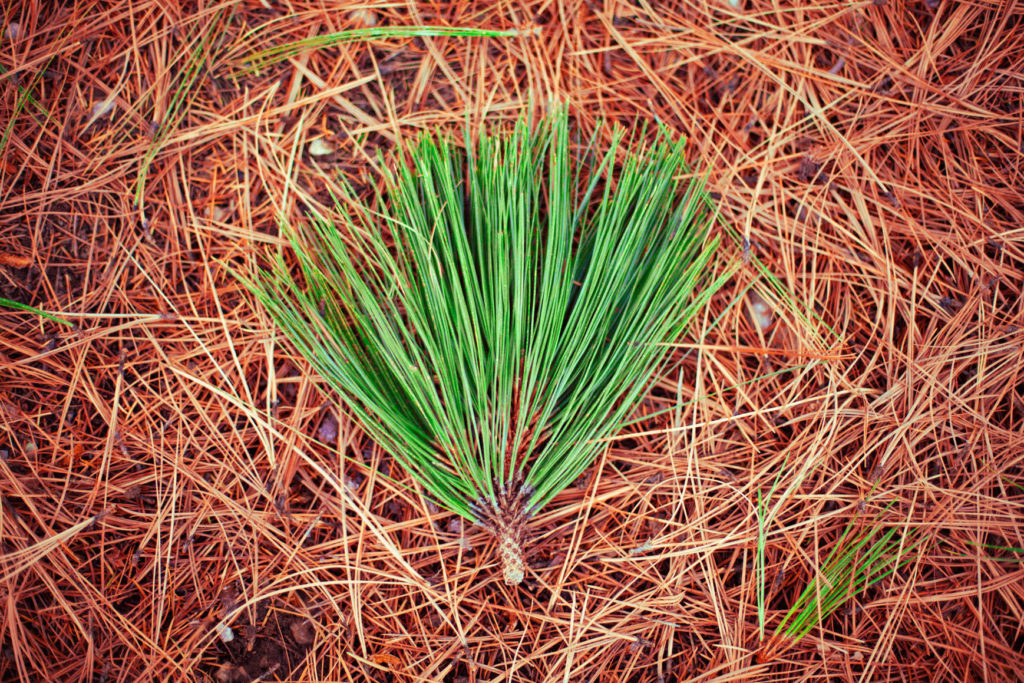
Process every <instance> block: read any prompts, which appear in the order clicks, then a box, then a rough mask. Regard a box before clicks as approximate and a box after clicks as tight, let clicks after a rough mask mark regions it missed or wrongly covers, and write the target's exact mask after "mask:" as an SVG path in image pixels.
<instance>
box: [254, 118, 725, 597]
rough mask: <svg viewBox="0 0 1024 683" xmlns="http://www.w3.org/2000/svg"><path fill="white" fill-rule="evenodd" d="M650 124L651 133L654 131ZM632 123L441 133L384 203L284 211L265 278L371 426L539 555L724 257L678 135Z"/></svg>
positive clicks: (302, 338)
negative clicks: (535, 542) (605, 145)
mask: <svg viewBox="0 0 1024 683" xmlns="http://www.w3.org/2000/svg"><path fill="white" fill-rule="evenodd" d="M638 137H642V135H641V136H638ZM653 137H654V141H653V142H651V143H650V144H643V143H640V142H636V141H634V140H633V139H630V140H627V139H626V136H625V133H624V132H623V131H622V130H617V131H616V132H615V133H614V134H613V135H612V138H611V146H610V149H609V151H608V152H607V153H605V154H604V155H603V156H601V155H598V156H596V157H595V155H594V148H595V146H596V138H594V139H591V140H590V143H589V145H587V146H586V147H585V148H583V147H579V146H576V145H572V144H571V142H572V141H571V139H570V133H569V120H568V114H567V112H566V111H565V110H564V109H557V110H555V111H554V112H553V113H552V114H551V115H550V116H549V118H547V119H546V120H545V121H543V122H541V123H540V124H538V125H535V126H532V127H531V126H530V125H528V124H527V123H526V122H524V121H520V122H519V123H518V124H516V125H515V127H514V129H513V130H512V131H510V132H506V133H490V132H486V131H484V132H481V133H480V135H479V138H478V141H477V142H475V143H473V142H471V141H470V140H469V134H468V133H467V135H466V140H465V142H464V144H462V145H460V144H457V143H456V142H454V141H452V140H449V139H442V138H440V137H438V136H436V135H424V136H422V137H421V138H420V140H419V141H418V143H416V144H415V145H413V146H412V147H411V148H410V149H408V150H406V152H407V153H406V154H405V158H404V160H400V161H399V164H398V169H397V171H396V172H394V173H393V174H391V175H389V176H388V178H387V182H386V192H385V193H384V195H383V196H378V197H377V201H376V205H375V208H371V207H370V206H367V205H365V204H362V203H360V202H359V201H358V200H357V199H356V197H355V196H354V193H353V192H352V191H351V189H348V186H347V185H346V186H345V190H344V196H343V197H339V198H338V202H337V205H336V211H335V212H333V214H332V215H331V216H325V215H317V216H316V217H315V218H314V219H313V220H312V221H311V222H310V223H309V224H306V225H302V226H301V227H297V228H285V231H286V232H287V233H288V236H289V237H290V239H291V243H292V246H293V249H294V251H295V254H296V255H297V257H298V262H299V273H298V276H296V275H295V274H293V272H292V271H291V270H290V269H289V267H288V266H287V265H286V262H285V261H284V259H283V258H281V257H280V256H278V258H277V260H276V261H275V263H274V264H273V265H272V266H271V267H270V268H268V269H266V270H262V271H259V272H258V273H257V274H256V276H255V277H254V278H253V279H252V280H251V281H248V285H249V287H250V288H251V290H252V291H253V292H254V293H255V295H256V296H257V297H258V299H259V300H260V302H261V303H262V305H263V306H264V307H265V308H266V310H267V311H268V312H269V314H270V316H271V317H272V318H273V320H274V321H275V322H276V323H277V325H278V326H279V327H280V328H281V330H282V331H283V332H284V333H285V334H286V335H287V337H288V338H289V339H290V340H291V341H292V343H293V344H294V345H295V348H296V349H297V350H298V352H299V353H300V354H301V355H302V356H303V357H305V358H306V359H307V360H308V361H309V363H310V364H311V365H312V366H313V368H314V369H315V370H316V371H317V372H318V373H319V374H320V375H321V376H322V377H323V378H324V380H326V382H327V384H328V385H330V387H331V388H332V389H333V390H334V391H336V392H337V393H338V394H339V395H340V396H341V397H342V398H343V399H344V401H345V403H346V404H347V406H348V408H349V409H350V410H351V412H352V414H353V415H354V416H355V417H356V418H357V419H358V420H359V422H360V423H361V425H362V427H363V428H364V429H365V430H366V432H367V433H368V434H369V435H370V436H371V437H372V438H373V439H375V440H376V441H377V442H378V443H379V444H380V445H381V446H382V447H384V448H385V449H386V450H387V451H389V452H390V453H391V454H392V455H393V456H394V457H395V458H396V459H397V460H398V461H400V462H401V463H402V464H403V465H404V467H405V468H406V469H407V470H408V472H409V473H410V474H411V475H412V476H413V477H414V478H415V479H416V480H417V481H418V482H419V483H420V484H421V485H422V486H423V488H424V489H425V490H426V491H427V492H428V493H429V495H430V496H431V497H432V498H433V499H434V500H435V501H436V502H437V503H438V504H439V505H441V506H443V507H445V508H447V509H449V510H451V511H453V512H455V513H458V514H459V515H461V516H463V517H464V518H466V519H468V520H471V521H472V522H474V523H477V524H480V525H482V526H483V527H485V528H487V529H489V530H490V531H491V532H493V533H494V535H495V537H496V538H497V540H498V544H499V550H500V554H501V558H502V562H503V568H504V578H505V580H506V582H508V583H510V584H515V583H519V582H520V581H521V580H522V578H523V576H524V573H525V569H526V567H525V563H524V560H523V545H524V543H525V542H526V540H527V523H528V521H529V519H530V517H531V516H532V515H533V514H534V513H535V512H536V511H537V510H539V509H540V508H542V507H543V506H545V505H546V504H548V503H549V502H551V500H552V499H553V498H554V497H555V496H556V494H558V493H559V492H560V491H562V490H563V489H565V488H566V487H567V486H568V485H569V484H571V483H572V482H573V481H574V480H575V479H576V478H577V477H579V476H580V474H581V473H582V472H583V471H584V470H585V469H586V468H587V467H588V466H589V465H590V464H591V463H592V462H593V461H594V459H595V458H596V457H597V456H598V455H599V454H600V453H601V452H602V450H603V449H604V448H605V447H606V445H607V441H608V440H609V439H610V438H611V437H613V436H615V434H616V433H617V432H618V431H619V430H620V429H621V428H622V426H623V425H624V423H625V422H626V421H627V420H628V419H629V417H630V414H631V413H632V412H633V410H634V409H635V407H636V405H637V403H638V401H639V400H640V399H641V398H642V397H643V395H644V394H645V392H646V391H647V390H648V388H649V387H650V384H651V382H652V381H653V380H654V379H656V378H657V377H659V372H660V371H662V370H663V369H664V365H665V361H666V358H667V356H668V354H669V353H670V351H671V347H670V346H669V344H670V343H671V342H674V341H676V340H677V339H678V338H679V337H680V336H681V335H683V334H684V332H685V331H686V329H687V327H688V325H689V323H690V321H691V320H692V319H693V317H694V316H695V315H696V314H697V313H698V312H699V311H701V310H702V307H704V306H705V304H706V303H707V302H708V300H709V299H710V297H711V296H712V295H713V293H714V292H715V291H716V290H717V288H718V287H719V286H720V285H721V284H722V282H723V281H724V279H725V277H726V275H722V276H719V277H717V278H712V277H710V276H709V275H708V273H709V271H710V269H711V261H712V258H713V256H714V254H715V250H716V247H717V244H718V240H717V238H712V237H710V236H709V228H710V226H711V224H712V223H713V220H714V212H713V210H712V207H711V205H710V203H709V200H708V198H707V195H706V194H705V192H704V188H703V182H702V181H701V180H699V179H697V180H693V179H689V178H692V176H691V175H690V173H689V169H688V168H687V166H686V164H685V162H684V157H683V143H682V142H680V141H673V140H671V139H670V138H669V136H668V134H667V133H666V132H665V131H664V130H662V131H659V132H658V133H657V134H656V135H654V136H653Z"/></svg>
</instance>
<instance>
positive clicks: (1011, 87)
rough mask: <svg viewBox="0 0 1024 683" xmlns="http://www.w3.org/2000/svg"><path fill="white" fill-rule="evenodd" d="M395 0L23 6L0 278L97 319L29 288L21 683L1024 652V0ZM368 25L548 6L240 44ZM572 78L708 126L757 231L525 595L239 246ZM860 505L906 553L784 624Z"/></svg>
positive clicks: (18, 512)
mask: <svg viewBox="0 0 1024 683" xmlns="http://www.w3.org/2000/svg"><path fill="white" fill-rule="evenodd" d="M373 4H375V3H371V4H368V5H359V6H348V7H346V6H343V5H341V4H337V5H336V4H332V3H323V2H318V3H306V2H304V1H299V2H291V3H283V2H278V0H268V1H266V2H259V1H255V0H252V1H247V2H244V3H241V4H237V5H236V4H233V3H231V4H228V3H225V4H215V3H214V4H206V3H199V4H188V5H182V6H167V5H165V4H163V3H148V2H145V1H144V0H143V1H142V2H135V3H125V2H122V1H121V0H111V1H110V2H105V3H95V2H93V3H90V2H82V3H77V4H74V5H72V6H70V7H59V6H56V5H57V3H53V4H49V3H47V4H40V3H34V2H26V3H20V4H19V3H15V4H12V5H11V4H9V5H7V7H6V9H5V12H6V15H5V17H4V22H5V23H4V33H3V36H2V37H0V67H2V70H3V73H2V74H0V87H2V95H0V112H2V114H0V129H2V133H3V143H2V149H0V296H2V297H5V298H8V299H12V300H15V301H18V302H22V303H26V304H31V305H34V306H37V307H40V308H43V309H46V310H50V311H54V312H59V313H60V314H61V315H62V316H63V317H65V318H66V319H68V320H69V321H71V322H73V323H74V325H75V327H74V329H68V328H64V327H62V326H60V325H57V324H55V323H52V322H49V321H45V320H41V319H40V318H38V317H35V316H32V315H29V314H26V313H21V312H13V311H10V310H9V309H4V310H3V312H2V313H0V328H2V331H3V333H2V335H0V499H2V511H0V677H2V679H3V680H19V679H20V680H54V681H58V680H59V681H136V680H182V681H190V680H209V679H210V678H214V679H216V680H221V681H250V680H256V679H258V678H259V677H262V679H261V680H277V679H281V680H287V679H293V680H323V681H327V680H331V681H334V680H353V681H363V680H402V681H404V680H409V681H419V680H444V681H477V680H480V681H483V680H512V681H541V680H552V681H554V680H558V681H562V680H574V681H618V680H628V681H672V680H681V679H688V678H699V679H701V680H704V679H709V680H710V679H715V680H798V679H799V680H805V679H830V680H900V681H907V680H924V681H931V680H957V681H959V680H992V681H996V680H1013V679H1015V677H1017V676H1019V675H1020V673H1019V672H1020V671H1021V670H1022V654H1021V653H1022V650H1024V630H1022V621H1024V590H1022V586H1024V583H1022V579H1024V569H1022V566H1021V561H1022V558H1024V529H1022V527H1024V524H1022V519H1024V517H1022V514H1021V513H1022V505H1024V472H1022V469H1021V466H1022V460H1024V436H1022V432H1024V428H1022V427H1024V377H1022V372H1024V363H1022V350H1021V348H1022V341H1024V329H1022V328H1024V304H1022V284H1024V231H1022V227H1021V226H1022V225H1024V169H1022V157H1024V155H1022V151H1024V147H1022V142H1024V110H1022V100H1024V98H1022V93H1024V26H1022V18H1024V6H1022V5H1020V4H1019V3H1015V2H1002V3H998V2H965V3H955V2H950V1H949V0H941V1H935V2H932V1H928V2H896V1H891V0H890V1H889V2H886V1H885V0H881V1H879V2H857V3H850V2H845V1H844V2H838V1H835V2H824V3H819V4H817V5H815V6H813V7H801V6H799V5H798V6H792V7H790V6H785V7H783V6H779V5H777V4H775V3H769V2H760V1H758V2H751V1H750V0H740V2H738V3H737V7H736V8H733V7H732V5H730V4H729V3H727V2H709V3H677V2H657V3H655V2H646V1H643V0H639V1H638V2H635V3H632V2H625V1H617V0H594V1H593V2H591V1H590V0H581V1H579V2H570V1H560V0H554V1H552V0H542V1H540V2H530V3H467V2H455V3H418V4H417V3H409V4H405V3H397V4H395V3H392V4H390V5H388V4H385V3H379V5H380V6H378V7H372V5H373ZM371 25H377V26H409V25H450V26H466V27H476V28H492V29H511V28H518V29H520V31H521V35H518V36H514V37H497V38H451V37H446V38H422V39H421V38H417V39H411V38H394V37H392V38H380V39H374V40H370V41H363V42H353V43H347V44H344V45H340V46H334V47H331V48H328V49H323V50H306V51H300V52H299V53H297V54H295V55H294V56H291V57H289V58H288V59H287V60H285V61H282V62H278V63H276V64H273V65H271V66H268V67H266V68H265V69H263V70H262V71H261V72H259V73H252V72H246V71H245V68H244V67H245V65H246V63H245V59H246V56H247V55H249V54H251V53H253V52H254V51H257V52H258V51H260V50H264V49H266V48H268V47H271V46H273V45H281V44H284V43H287V42H289V41H294V40H299V39H303V38H307V37H309V36H315V35H320V34H324V33H329V32H333V31H338V30H342V29H347V28H356V27H366V26H371ZM258 27H263V28H262V29H260V30H259V31H257V32H256V33H255V34H250V33H247V31H248V30H249V29H256V28H258ZM549 97H553V98H558V99H563V100H566V101H568V102H569V103H570V107H571V111H572V112H573V114H574V116H575V119H576V121H577V123H578V125H579V126H580V127H581V129H583V130H584V131H591V130H593V129H594V127H595V125H597V121H598V119H604V120H606V121H610V122H621V123H623V124H626V125H633V124H634V123H635V122H638V121H654V120H658V121H661V122H663V123H664V124H666V125H667V126H669V127H670V128H671V129H673V130H674V131H676V132H678V133H679V134H684V135H686V136H688V137H689V139H690V145H691V146H690V149H691V154H692V158H693V159H694V160H695V161H698V162H699V164H700V166H701V168H702V169H703V170H705V171H706V172H708V173H709V188H710V191H711V192H713V193H714V196H715V198H716V199H718V200H719V201H720V204H721V209H722V213H723V217H724V218H725V220H726V222H727V223H728V224H730V225H731V226H733V227H734V228H735V229H736V230H737V231H738V233H739V234H740V235H741V236H742V237H741V241H740V242H739V243H738V244H737V246H736V248H735V249H734V250H733V251H734V252H735V254H734V255H735V256H736V257H737V258H741V259H743V258H744V256H746V257H748V258H747V259H746V260H745V262H744V266H743V268H742V269H741V270H740V272H739V274H738V275H737V276H736V277H735V278H734V280H733V281H732V282H731V283H730V285H729V286H728V287H727V288H726V290H725V291H724V292H723V293H722V294H721V295H720V296H719V297H718V298H716V299H715V301H714V302H713V305H712V307H711V310H710V311H709V314H708V317H707V319H705V320H702V321H700V322H699V324H698V326H697V328H696V329H695V330H694V335H693V337H692V338H690V339H687V340H682V343H681V346H680V348H679V349H678V353H679V354H680V355H681V356H683V355H685V358H684V359H683V363H682V366H681V368H682V369H681V371H680V372H678V373H675V374H673V375H672V376H671V377H670V378H668V379H666V380H665V381H664V382H662V383H661V384H660V385H659V386H658V387H657V388H656V389H655V391H654V392H652V395H651V396H650V398H649V399H648V400H647V401H646V402H645V403H644V405H642V406H640V407H638V412H637V416H638V417H643V416H644V415H648V414H652V413H655V412H657V411H659V410H662V409H664V408H666V407H669V406H672V405H675V404H677V403H682V405H681V407H679V408H678V409H677V410H675V411H670V412H668V413H662V414H660V415H658V416H655V417H651V418H648V419H645V420H642V421H640V422H638V423H637V424H636V425H635V429H633V430H632V432H631V433H630V434H626V435H624V436H623V438H621V439H618V440H616V441H615V442H614V443H612V444H611V447H610V449H609V450H608V452H607V455H606V456H605V457H603V458H602V459H601V460H600V461H599V462H598V463H597V464H596V465H595V466H594V467H593V468H592V470H591V471H590V472H589V473H588V475H587V476H586V477H585V478H584V480H581V481H580V482H578V483H577V485H575V486H573V487H570V489H568V490H566V491H565V492H564V493H563V494H561V495H560V496H559V498H558V499H557V500H556V501H555V502H554V503H553V504H552V505H551V506H549V507H548V508H547V509H546V510H545V511H544V512H543V513H542V514H541V515H540V516H539V517H537V518H536V519H535V520H534V521H533V526H532V530H533V534H534V536H533V540H532V545H531V550H530V552H529V556H528V558H527V559H528V564H529V568H528V571H527V579H526V581H525V582H524V583H523V584H522V585H521V586H520V587H516V588H511V589H510V588H508V587H506V586H505V585H504V584H503V583H502V581H501V576H500V572H499V571H497V569H496V560H497V558H496V555H495V552H494V548H493V547H492V545H493V544H490V542H489V540H488V538H489V537H488V536H487V535H486V534H484V533H483V532H481V531H479V530H476V529H471V528H462V525H461V524H460V523H459V520H458V519H456V518H453V516H451V515H450V514H448V513H445V512H442V511H439V510H438V509H437V508H435V507H433V506H432V505H431V504H430V503H429V502H427V501H426V500H425V499H424V498H423V497H422V496H421V495H420V494H419V493H418V492H417V491H416V490H415V489H414V488H413V489H411V488H409V487H408V484H409V481H408V480H407V478H406V477H405V475H404V474H403V473H402V472H401V471H400V470H399V469H398V468H397V467H394V466H393V463H392V460H391V458H390V457H389V456H388V455H387V454H385V453H382V452H380V451H379V449H376V448H375V447H374V445H373V444H372V443H370V442H369V441H368V440H367V439H366V438H365V437H364V436H363V435H362V433H361V432H360V430H359V429H358V427H357V426H355V425H353V424H352V423H351V422H350V421H349V419H348V418H347V417H346V416H345V414H344V413H343V412H341V411H339V410H338V409H337V408H336V407H335V406H334V405H332V403H331V402H330V400H329V399H328V398H325V397H324V395H322V394H321V393H320V392H319V391H318V384H319V380H318V379H317V378H316V377H315V376H312V375H311V374H309V373H308V372H307V371H306V366H305V364H304V363H303V362H302V361H301V360H300V359H298V358H296V357H295V355H294V353H293V351H292V349H291V347H290V346H289V345H288V344H287V343H285V342H284V341H283V340H282V339H281V338H280V337H279V336H278V335H277V334H276V333H275V332H274V330H273V328H272V326H270V325H269V323H268V320H267V318H266V317H265V315H264V314H263V313H261V311H260V310H259V309H258V307H256V306H254V304H253V301H252V300H251V297H250V296H248V294H246V293H245V292H244V291H242V290H241V289H240V288H239V286H238V284H237V283H236V282H235V280H234V279H233V278H232V277H231V276H230V275H229V274H228V272H227V270H226V268H227V266H228V265H229V264H230V265H231V266H233V267H236V268H248V267H252V266H253V265H254V264H256V263H257V262H259V260H260V259H261V258H262V256H263V255H265V254H266V253H268V252H272V251H274V250H276V249H277V248H280V247H282V246H283V242H282V240H281V239H280V238H279V233H278V228H277V216H279V215H284V216H289V217H293V218H298V217H300V216H301V215H302V213H303V211H304V207H305V206H308V205H309V204H311V203H312V204H314V205H315V204H317V203H321V204H323V203H327V202H329V199H328V197H329V195H328V192H329V190H330V187H331V184H332V183H333V182H334V181H333V180H332V177H333V176H335V175H336V174H339V173H341V174H344V175H346V176H347V177H349V178H350V179H351V180H352V181H353V182H355V183H357V186H358V187H359V188H361V190H362V191H365V192H367V193H369V192H370V191H371V190H372V187H373V185H376V184H378V183H379V182H380V181H379V175H378V174H377V172H376V167H377V164H378V161H377V157H376V154H375V153H376V151H377V150H380V151H381V152H383V157H382V158H383V159H384V160H385V163H387V159H388V155H389V154H390V153H391V152H392V151H393V149H394V146H395V142H396V140H398V139H409V137H410V136H412V135H414V134H415V133H416V131H417V130H420V129H425V128H430V127H434V126H441V127H447V128H450V129H452V130H455V129H457V128H458V127H459V126H461V125H462V124H463V122H464V121H466V120H467V119H468V120H469V121H470V122H477V121H479V120H481V119H487V120H491V121H496V122H500V121H507V120H511V119H514V118H515V117H517V116H519V115H520V113H522V112H524V111H533V112H534V113H539V112H540V110H541V109H542V108H543V106H544V105H545V104H546V102H547V101H548V98H549ZM607 132H608V129H605V130H604V132H603V133H602V135H603V136H604V137H603V138H602V139H603V140H607V139H608V137H607ZM317 139H320V140H322V141H323V144H321V143H317V146H315V147H313V148H312V151H315V152H318V154H311V144H312V143H313V141H314V140H317ZM325 151H329V153H327V154H319V152H325ZM140 200H141V202H140ZM744 252H746V254H744ZM758 263H760V264H763V265H764V267H765V268H766V269H767V271H769V272H770V273H773V274H774V275H775V276H777V278H778V280H779V282H780V283H781V284H782V285H783V287H784V289H785V291H786V292H788V293H789V295H788V297H789V299H790V300H789V301H788V302H786V301H782V300H780V298H779V297H778V296H775V295H774V294H773V291H772V289H771V287H770V286H768V285H767V284H766V283H767V282H768V281H767V280H766V279H765V278H764V277H763V276H762V275H761V273H760V271H759V270H758V267H757V264H758ZM733 303H736V304H738V305H735V306H732V305H730V304H733ZM798 312H803V313H805V315H799V314H798ZM718 316H721V318H720V320H719V321H718V324H717V325H714V326H713V325H712V323H713V322H714V321H715V320H716V319H717V318H718ZM701 334H704V338H703V342H701V343H700V344H698V343H695V342H694V339H697V338H698V337H699V336H700V335H701ZM691 399H693V400H691ZM759 494H760V496H761V500H766V499H767V500H768V504H767V506H762V507H760V508H759V506H758V496H759ZM769 494H771V495H770V497H769ZM850 525H852V527H851V528H853V529H854V531H855V532H857V533H860V532H861V531H864V530H866V529H869V528H871V527H872V525H875V526H884V527H885V528H896V529H898V530H899V535H898V538H906V539H908V542H907V543H906V544H905V545H904V549H905V550H906V553H905V554H904V556H903V557H904V560H905V562H904V563H903V564H902V565H901V566H900V568H899V569H898V570H897V571H896V572H895V573H894V574H893V575H892V576H890V577H887V578H886V579H884V580H882V581H880V582H878V583H876V584H875V585H873V586H871V587H870V588H868V589H866V590H863V591H860V592H858V593H856V595H853V596H852V597H850V599H848V600H846V601H845V602H843V604H842V605H841V606H840V607H839V609H838V610H837V611H836V612H835V613H834V614H833V615H831V616H829V617H827V618H825V619H823V620H822V621H821V623H820V624H819V625H817V626H816V627H815V628H813V629H812V630H811V632H810V633H809V634H808V635H807V636H806V637H805V638H803V639H801V640H799V641H794V640H793V639H791V638H786V637H773V635H774V634H775V632H776V629H777V627H778V625H779V623H780V622H781V620H782V618H783V616H784V614H785V613H786V611H787V609H788V608H789V607H790V606H791V605H792V604H793V603H794V602H795V600H796V598H797V596H798V595H799V594H800V592H801V591H802V590H803V589H804V587H805V586H807V585H808V583H809V582H811V581H812V580H813V579H814V578H815V576H816V575H817V572H818V570H819V568H820V567H822V566H823V564H824V561H825V558H826V557H827V555H828V553H829V552H830V551H831V550H832V548H833V547H834V546H835V544H836V542H837V539H839V538H840V536H841V534H842V533H843V531H844V529H847V528H848V527H849V526H850ZM759 537H760V538H763V543H762V545H761V547H763V558H764V564H763V567H764V572H763V574H762V573H760V567H761V566H762V565H761V564H760V557H762V555H760V554H759V552H758V548H759V543H758V540H759ZM909 539H917V542H916V545H914V544H913V543H911V542H910V540H909ZM759 579H760V580H759ZM762 583H763V586H764V594H763V598H759V586H760V585H762ZM759 604H762V605H763V608H764V612H763V620H764V630H763V636H762V628H761V620H760V619H759V611H758V606H759ZM227 628H230V632H231V634H232V635H233V639H232V640H230V642H225V639H224V638H225V636H226V634H227V633H228V631H227V630H226V629H227Z"/></svg>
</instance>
